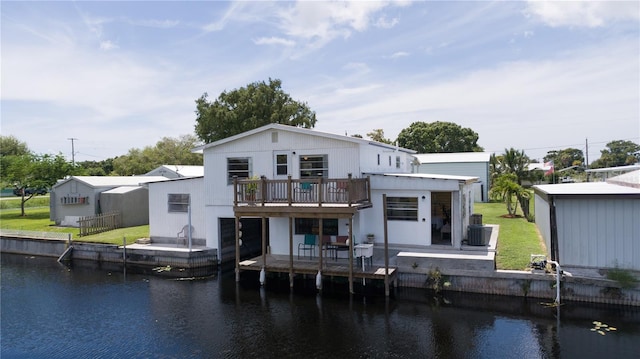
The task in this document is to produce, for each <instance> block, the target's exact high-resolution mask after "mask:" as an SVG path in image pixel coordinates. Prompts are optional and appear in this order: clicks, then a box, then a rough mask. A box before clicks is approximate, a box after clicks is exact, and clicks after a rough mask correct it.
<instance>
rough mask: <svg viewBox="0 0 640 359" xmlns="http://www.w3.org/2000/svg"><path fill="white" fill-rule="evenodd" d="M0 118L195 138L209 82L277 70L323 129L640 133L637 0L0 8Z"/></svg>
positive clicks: (83, 135) (533, 141) (517, 142)
mask: <svg viewBox="0 0 640 359" xmlns="http://www.w3.org/2000/svg"><path fill="white" fill-rule="evenodd" d="M0 20H1V30H2V33H1V40H2V42H1V61H2V62H1V71H2V72H1V74H2V79H1V86H2V87H1V90H2V91H1V95H0V96H1V121H2V122H1V130H2V134H3V135H5V136H6V135H13V136H15V137H17V138H18V139H19V140H21V141H24V142H26V143H27V144H28V146H29V148H30V149H32V150H33V151H34V152H36V153H62V154H64V155H65V156H67V157H68V158H69V159H70V158H71V141H70V140H68V139H69V138H77V139H78V140H77V141H75V151H76V156H75V159H76V161H85V160H95V161H99V160H104V159H107V158H110V157H115V156H119V155H124V154H126V153H127V152H128V151H129V149H132V148H143V147H145V146H153V145H155V143H156V142H158V141H159V140H161V139H162V138H163V137H174V138H175V137H178V136H180V135H184V134H193V133H194V126H195V113H194V111H195V102H194V101H195V100H196V99H197V98H198V97H200V96H201V95H202V94H203V93H205V92H207V93H208V94H209V97H210V98H211V99H215V98H217V97H218V95H219V94H220V93H221V92H222V91H225V90H227V91H228V90H233V89H236V88H239V87H242V86H245V85H247V84H249V83H251V82H256V81H268V79H269V78H277V79H281V80H282V82H283V86H282V87H283V89H284V91H285V92H287V93H289V94H290V95H291V96H292V97H293V98H294V99H296V100H298V101H302V102H306V103H307V104H308V105H309V107H310V108H311V109H312V110H314V111H315V112H316V115H317V119H318V122H317V124H316V130H318V131H323V132H330V133H336V134H345V133H347V134H349V135H352V134H361V135H366V133H368V132H371V130H373V129H377V128H381V129H383V130H384V133H385V136H386V137H388V138H391V139H395V138H396V137H397V135H398V133H399V132H400V131H401V130H402V129H403V128H406V127H408V126H409V125H410V124H411V123H413V122H415V121H425V122H432V121H448V122H454V123H456V124H458V125H460V126H463V127H469V128H471V129H473V130H474V131H476V132H477V133H478V134H479V136H480V139H479V144H480V146H482V147H484V148H485V150H486V151H489V152H496V153H502V152H503V151H504V149H505V148H510V147H514V148H516V149H523V150H524V151H525V152H526V153H527V154H528V155H529V156H530V157H532V158H536V159H541V158H542V157H543V156H544V155H545V154H546V153H547V151H549V150H554V149H562V148H567V147H574V148H579V149H582V150H585V140H586V139H588V141H589V161H590V162H592V161H593V160H595V159H597V158H598V157H599V155H600V150H601V149H603V148H604V146H605V145H606V143H607V142H609V141H612V140H630V141H634V142H636V143H640V3H639V2H637V1H629V2H623V1H608V2H590V1H589V2H564V1H563V2H560V1H554V2H542V1H535V2H526V1H500V2H490V1H474V2H460V1H448V2H436V1H417V2H409V1H393V2H386V1H383V2H372V1H358V2H326V1H317V2H309V1H301V2H283V1H277V2H266V1H259V2H247V1H241V2H208V1H196V2H170V1H160V2H146V1H135V2H134V1H132V2H84V1H76V2H7V1H3V2H2V7H1V18H0Z"/></svg>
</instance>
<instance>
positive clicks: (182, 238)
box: [177, 224, 196, 246]
mask: <svg viewBox="0 0 640 359" xmlns="http://www.w3.org/2000/svg"><path fill="white" fill-rule="evenodd" d="M195 231H196V229H195V228H193V226H191V238H193V233H194V232H195ZM177 237H178V243H177V244H178V245H180V244H182V245H183V246H186V245H187V241H188V240H189V225H188V224H187V225H185V226H184V227H182V229H181V230H180V232H178V234H177Z"/></svg>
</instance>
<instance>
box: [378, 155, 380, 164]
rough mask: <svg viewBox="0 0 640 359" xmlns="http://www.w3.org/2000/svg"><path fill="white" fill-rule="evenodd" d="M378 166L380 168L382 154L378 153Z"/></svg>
mask: <svg viewBox="0 0 640 359" xmlns="http://www.w3.org/2000/svg"><path fill="white" fill-rule="evenodd" d="M378 166H380V154H379V153H378Z"/></svg>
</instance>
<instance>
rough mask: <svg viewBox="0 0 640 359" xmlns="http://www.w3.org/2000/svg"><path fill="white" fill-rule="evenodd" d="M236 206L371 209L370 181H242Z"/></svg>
mask: <svg viewBox="0 0 640 359" xmlns="http://www.w3.org/2000/svg"><path fill="white" fill-rule="evenodd" d="M233 190H234V193H235V197H234V200H233V204H234V206H236V207H238V206H262V207H266V206H272V207H282V206H289V207H291V206H313V207H356V208H363V207H370V206H371V186H370V181H369V178H368V177H367V178H352V177H351V175H349V177H348V178H331V179H326V178H322V177H320V178H308V179H292V178H291V176H289V177H288V178H287V179H267V178H266V177H264V176H262V178H260V179H238V178H235V179H234V181H233Z"/></svg>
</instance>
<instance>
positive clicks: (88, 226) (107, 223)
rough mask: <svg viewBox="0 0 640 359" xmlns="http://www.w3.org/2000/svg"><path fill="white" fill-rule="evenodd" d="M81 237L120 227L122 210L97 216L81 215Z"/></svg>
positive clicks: (79, 222) (79, 221)
mask: <svg viewBox="0 0 640 359" xmlns="http://www.w3.org/2000/svg"><path fill="white" fill-rule="evenodd" d="M78 224H79V225H80V237H82V236H88V235H91V234H97V233H102V232H106V231H110V230H113V229H116V228H120V225H121V221H120V212H118V211H114V212H108V213H103V214H99V215H96V216H88V217H80V219H79V220H78Z"/></svg>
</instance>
